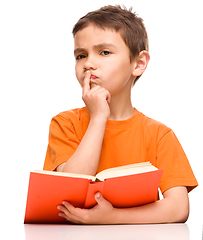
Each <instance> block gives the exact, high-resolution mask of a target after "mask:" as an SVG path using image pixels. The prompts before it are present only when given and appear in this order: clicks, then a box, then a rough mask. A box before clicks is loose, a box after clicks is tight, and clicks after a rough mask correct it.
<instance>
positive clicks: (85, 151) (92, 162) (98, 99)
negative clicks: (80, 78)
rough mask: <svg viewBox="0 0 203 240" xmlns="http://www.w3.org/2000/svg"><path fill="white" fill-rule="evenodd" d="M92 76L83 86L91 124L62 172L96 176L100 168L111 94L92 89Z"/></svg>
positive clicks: (96, 87)
mask: <svg viewBox="0 0 203 240" xmlns="http://www.w3.org/2000/svg"><path fill="white" fill-rule="evenodd" d="M90 76H91V73H90V72H89V71H88V72H87V73H86V76H85V78H84V84H83V101H84V102H85V104H86V106H87V109H88V111H89V113H90V123H89V126H88V128H87V131H86V133H85V135H84V137H83V139H82V141H81V143H80V145H79V146H78V148H77V150H76V151H75V153H74V154H73V155H72V157H71V158H70V159H68V161H67V162H66V163H63V164H61V165H60V166H58V167H57V171H60V172H73V173H81V174H87V175H95V174H96V171H97V168H98V163H99V158H100V152H101V147H102V142H103V137H104V132H105V128H106V122H107V119H108V117H109V114H110V109H109V105H108V103H109V102H110V94H109V92H108V91H107V90H106V89H104V88H102V87H100V86H95V87H94V88H92V89H90Z"/></svg>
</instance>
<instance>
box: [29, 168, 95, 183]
mask: <svg viewBox="0 0 203 240" xmlns="http://www.w3.org/2000/svg"><path fill="white" fill-rule="evenodd" d="M34 172H37V173H41V174H47V175H54V176H62V177H72V178H84V179H89V180H92V181H95V180H96V177H94V176H91V175H85V174H77V173H67V172H54V171H46V170H35V171H34Z"/></svg>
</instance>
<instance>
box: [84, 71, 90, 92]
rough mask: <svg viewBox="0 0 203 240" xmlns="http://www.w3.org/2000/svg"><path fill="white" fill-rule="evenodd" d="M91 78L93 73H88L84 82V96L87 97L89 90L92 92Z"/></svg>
mask: <svg viewBox="0 0 203 240" xmlns="http://www.w3.org/2000/svg"><path fill="white" fill-rule="evenodd" d="M90 77H91V72H90V71H87V72H86V75H85V78H84V81H83V88H82V90H83V95H85V94H86V93H87V92H88V91H89V90H90Z"/></svg>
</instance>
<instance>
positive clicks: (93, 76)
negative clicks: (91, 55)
mask: <svg viewBox="0 0 203 240" xmlns="http://www.w3.org/2000/svg"><path fill="white" fill-rule="evenodd" d="M97 78H98V77H97V76H95V75H91V76H90V79H97Z"/></svg>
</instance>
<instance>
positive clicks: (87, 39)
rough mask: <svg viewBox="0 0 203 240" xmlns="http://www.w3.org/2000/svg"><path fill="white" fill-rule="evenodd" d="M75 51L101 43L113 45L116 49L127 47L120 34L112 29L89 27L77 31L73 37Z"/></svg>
mask: <svg viewBox="0 0 203 240" xmlns="http://www.w3.org/2000/svg"><path fill="white" fill-rule="evenodd" d="M74 43H75V49H76V48H85V47H91V46H94V45H99V44H101V43H108V44H113V45H115V46H118V47H127V46H126V44H125V42H124V41H123V38H122V37H121V34H120V32H116V31H115V30H113V29H109V28H105V29H102V28H100V27H97V26H94V25H89V26H87V27H86V28H84V29H82V30H79V31H78V32H77V33H76V35H75V37H74Z"/></svg>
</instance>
